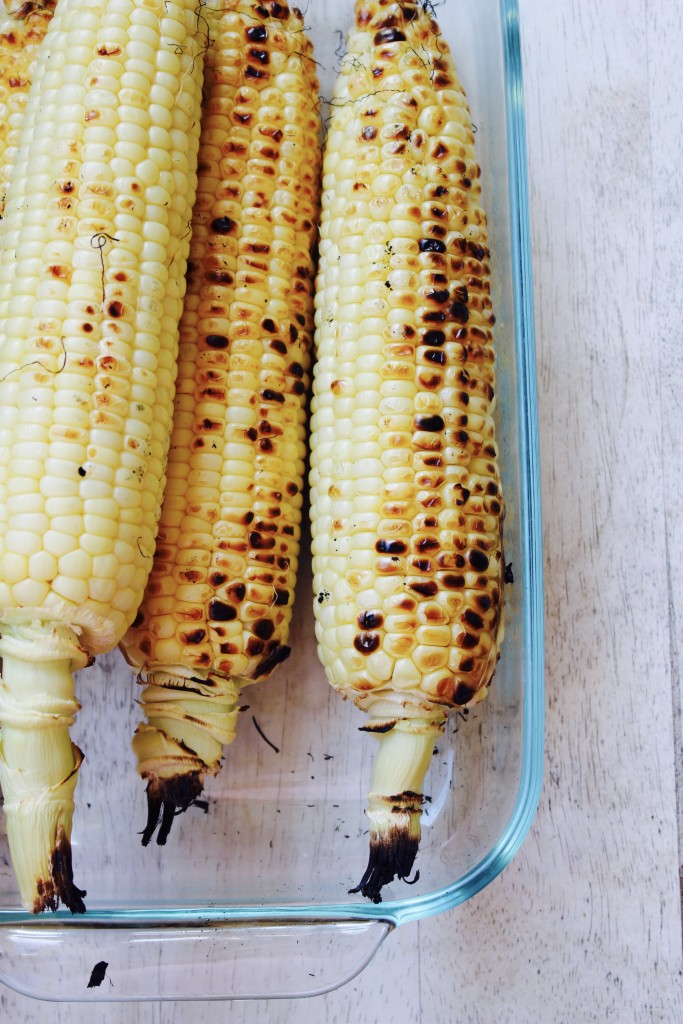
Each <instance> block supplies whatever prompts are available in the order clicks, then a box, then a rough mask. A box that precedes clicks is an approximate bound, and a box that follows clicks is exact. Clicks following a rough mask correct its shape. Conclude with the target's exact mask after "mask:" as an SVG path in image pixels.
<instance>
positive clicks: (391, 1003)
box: [0, 0, 683, 1024]
mask: <svg viewBox="0 0 683 1024" xmlns="http://www.w3.org/2000/svg"><path fill="white" fill-rule="evenodd" d="M451 2H454V0H451ZM520 7H521V18H522V29H523V44H524V62H525V89H526V105H527V122H528V123H527V128H528V140H529V162H530V173H531V204H532V226H533V245H534V261H535V267H534V270H535V294H536V317H537V347H538V370H539V408H540V418H541V426H542V464H543V480H542V483H543V499H544V540H545V568H546V614H547V645H546V652H547V653H546V658H547V690H548V712H547V755H546V783H545V788H544V792H543V795H542V800H541V806H540V809H539V813H538V816H537V819H536V821H535V823H534V826H533V827H532V831H531V834H530V836H529V838H528V839H527V842H526V844H525V846H524V847H523V849H522V851H521V852H520V854H519V855H518V856H517V857H516V859H515V860H514V861H513V863H512V864H511V865H510V866H509V867H508V868H507V869H506V871H505V872H504V873H503V874H502V875H501V876H500V877H499V878H498V879H496V881H495V882H494V883H492V884H491V885H490V886H489V887H488V888H487V889H486V890H484V891H483V892H482V893H480V894H479V895H478V896H477V897H475V898H474V899H472V900H471V901H469V902H468V903H467V904H465V905H464V906H462V907H460V908H457V909H456V910H454V911H452V912H449V913H448V914H444V915H441V916H439V917H436V918H432V919H429V920H425V921H422V922H420V923H419V924H413V925H406V926H403V927H402V928H400V929H399V930H398V931H397V932H396V933H394V934H393V935H392V936H390V937H389V938H388V940H387V941H386V943H385V944H384V946H383V947H382V949H381V950H380V951H379V953H378V954H377V956H376V957H375V960H374V961H373V963H372V964H371V965H370V967H369V968H368V969H367V970H366V971H364V972H363V973H362V974H361V975H360V976H359V977H358V978H356V979H355V980H354V981H352V982H350V983H349V984H348V985H346V986H345V987H344V988H342V989H340V990H338V991H336V992H333V993H330V994H329V995H328V996H325V997H315V998H313V999H311V1000H307V1001H301V1002H295V1001H291V1000H284V1001H274V1000H272V1001H258V1002H253V1003H233V1004H203V1005H195V1006H193V1007H192V1008H191V1010H190V1008H189V1007H188V1005H187V1004H165V1005H162V1004H159V1003H152V1004H148V1005H145V1006H142V1005H139V1004H135V1005H131V1006H122V1005H108V1006H101V1007H99V1008H98V1009H97V1010H96V1011H94V1010H93V1009H92V1008H87V1007H80V1006H78V1005H76V1004H73V1005H61V1006H60V1005H50V1004H42V1003H37V1002H34V1001H31V1000H28V999H25V998H24V997H22V996H19V995H17V994H15V993H13V992H10V991H9V990H3V991H1V992H0V1020H2V1021H8V1022H9V1021H12V1024H34V1022H38V1021H40V1022H41V1024H67V1022H69V1024H81V1022H83V1024H85V1022H86V1021H91V1020H93V1019H97V1020H98V1021H102V1022H107V1024H108V1022H117V1024H118V1022H124V1021H126V1022H130V1024H138V1022H143V1021H144V1022H145V1024H180V1021H181V1020H184V1019H185V1015H186V1014H187V1013H188V1011H189V1012H191V1013H192V1017H193V1020H194V1021H197V1022H202V1024H213V1022H216V1024H217V1022H218V1021H221V1022H222V1021H226V1020H228V1021H230V1022H231V1024H255V1022H261V1021H268V1022H270V1024H280V1022H281V1024H285V1022H288V1024H290V1022H292V1021H301V1022H304V1021H308V1020H311V1019H315V1020H321V1021H323V1020H324V1021H326V1022H327V1024H342V1022H347V1021H353V1022H354V1024H374V1022H376V1021H378V1020H396V1021H403V1020H415V1021H417V1020H424V1021H434V1022H436V1024H446V1022H448V1024H451V1022H456V1021H457V1022H460V1021H462V1022H465V1024H478V1022H486V1024H493V1022H498V1021H502V1020H504V1021H509V1022H511V1024H531V1022H537V1021H541V1020H543V1021H552V1022H553V1024H574V1022H576V1021H581V1022H587V1024H588V1022H594V1021H595V1022H598V1021H616V1022H628V1024H632V1022H640V1021H642V1022H648V1024H650V1022H658V1021H661V1022H666V1024H669V1022H672V1021H676V1020H681V1019H683V996H682V986H681V967H682V961H681V906H680V897H679V867H680V864H681V859H680V846H679V842H680V831H681V830H680V821H681V816H680V807H681V803H680V798H679V800H678V801H677V797H676V765H678V772H679V774H678V784H679V793H680V784H681V774H680V756H681V746H682V737H681V716H680V706H681V702H680V664H681V653H682V644H683V639H682V631H681V624H682V623H683V584H682V582H681V581H682V580H683V543H682V540H681V538H682V537H683V507H682V504H681V501H680V497H679V490H678V488H679V486H680V467H681V465H682V464H683V463H682V455H683V399H682V398H681V396H682V395H683V348H682V345H681V342H682V341H683V337H682V335H683V330H682V328H683V312H682V311H683V295H682V290H683V285H682V283H681V282H682V281H683V268H682V267H681V263H682V256H681V219H682V213H683V211H682V203H683V200H682V194H683V193H682V190H681V188H680V170H679V168H680V160H681V153H680V133H679V127H678V126H679V122H680V117H679V111H680V107H681V93H682V90H683V78H682V76H681V70H680V52H681V50H682V49H683V19H682V18H681V13H680V8H679V6H678V5H677V4H676V3H675V0H662V2H660V3H659V4H657V5H655V4H650V3H648V2H646V0H603V3H602V4H600V5H594V4H586V3H584V2H583V0H566V2H565V3H563V4H548V3H547V2H546V0H520ZM672 694H673V695H674V696H673V698H672ZM677 822H678V825H677Z"/></svg>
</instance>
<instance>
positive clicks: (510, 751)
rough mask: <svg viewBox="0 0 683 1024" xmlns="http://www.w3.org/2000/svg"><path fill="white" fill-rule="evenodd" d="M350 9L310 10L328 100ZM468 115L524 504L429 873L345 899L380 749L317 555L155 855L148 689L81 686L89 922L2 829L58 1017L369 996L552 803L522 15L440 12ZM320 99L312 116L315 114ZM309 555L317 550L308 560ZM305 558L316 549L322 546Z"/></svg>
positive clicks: (444, 756) (477, 2) (507, 456)
mask: <svg viewBox="0 0 683 1024" xmlns="http://www.w3.org/2000/svg"><path fill="white" fill-rule="evenodd" d="M352 9H353V3H352V0H311V3H310V4H309V6H308V9H307V12H306V21H307V24H308V26H309V27H310V32H311V35H312V38H313V41H314V44H315V55H316V58H317V60H318V61H319V63H320V68H319V74H320V86H321V93H322V95H323V96H329V95H330V94H331V89H332V81H333V76H334V71H335V68H336V67H337V66H338V61H339V54H340V53H341V50H340V49H339V47H340V43H341V39H342V36H341V33H343V32H345V31H346V29H347V28H348V27H349V25H350V24H351V19H352ZM437 16H438V20H439V23H440V26H441V29H442V32H443V34H444V35H445V37H446V38H447V40H448V42H449V44H450V45H451V48H452V50H453V53H454V56H455V59H456V63H457V66H458V70H459V74H460V77H461V80H462V82H463V85H464V87H465V89H466V91H467V94H468V96H469V99H470V104H471V110H472V118H473V121H474V124H475V126H476V129H477V131H476V141H477V146H478V160H479V163H480V164H481V167H482V187H483V194H484V203H485V206H486V208H487V212H488V216H489V222H490V231H491V234H490V240H491V248H492V250H493V267H494V281H493V287H494V303H495V308H496V316H497V346H498V371H497V372H498V396H499V401H498V417H499V423H498V429H499V444H500V449H501V464H502V472H503V485H504V494H505V499H506V520H505V545H506V561H509V562H510V563H511V566H512V572H513V576H514V582H512V583H510V584H509V585H508V587H507V628H506V636H505V642H504V645H503V652H502V658H501V661H500V663H499V666H498V669H497V672H496V676H495V680H494V684H493V686H492V688H491V691H490V695H489V697H488V699H487V700H486V701H485V702H484V703H483V704H481V705H479V706H477V707H476V708H475V709H473V710H471V711H470V712H469V713H467V714H466V713H462V712H460V713H456V714H454V716H453V717H452V719H451V720H450V722H449V725H448V727H447V729H446V733H445V735H444V736H443V738H442V739H441V740H439V742H438V744H437V752H436V753H435V755H434V757H433V759H432V764H431V768H430V771H429V775H428V777H427V783H426V789H425V793H426V795H427V801H426V803H425V808H424V813H423V825H422V842H421V846H420V850H419V853H418V858H417V861H416V867H418V868H419V872H420V877H419V879H418V881H416V882H415V884H414V885H412V886H411V887H407V886H406V885H405V884H404V883H400V882H399V883H394V884H393V885H391V886H389V887H387V888H386V889H385V891H384V899H383V902H382V903H380V904H377V905H375V904H373V903H370V902H369V901H365V900H363V899H362V898H361V897H358V896H352V895H349V894H348V890H349V889H350V888H351V887H352V886H353V885H355V884H356V883H357V882H358V880H359V878H360V875H361V874H362V872H363V870H364V868H365V864H366V861H367V845H368V837H367V822H366V820H365V817H364V813H363V808H364V805H365V795H366V789H367V787H368V785H369V780H370V769H371V759H372V756H373V754H374V748H375V744H373V743H372V740H371V738H370V737H368V736H366V735H364V734H362V733H359V732H358V727H359V726H360V725H361V724H362V723H363V720H364V716H363V715H362V714H361V712H360V711H358V710H357V709H356V708H355V707H354V706H353V705H352V704H351V703H350V702H344V701H342V700H340V699H339V697H338V696H337V695H336V694H335V693H334V692H333V691H332V689H331V688H330V687H329V686H328V684H327V682H326V681H325V678H324V675H323V671H322V668H321V667H320V666H319V664H318V661H317V657H316V653H315V645H314V640H313V619H312V612H311V600H312V596H311V581H310V568H309V566H308V563H307V559H306V558H305V557H304V558H303V559H302V571H301V577H300V583H299V589H298V599H297V609H296V615H295V622H294V628H293V633H292V638H291V645H292V650H293V653H292V656H291V658H290V660H289V661H288V662H287V663H285V664H284V665H282V666H280V667H279V669H278V670H277V673H276V674H275V676H274V677H273V678H272V679H271V680H270V681H269V682H266V683H262V684H259V685H257V686H253V687H251V688H250V689H248V690H245V691H244V692H243V702H244V704H245V705H246V704H248V705H249V706H248V708H247V709H245V710H244V712H243V714H242V716H241V720H240V729H239V730H238V737H237V739H236V741H235V742H234V744H233V745H232V746H231V747H229V748H228V749H227V750H226V755H225V763H224V767H223V770H222V772H221V774H220V775H219V776H218V778H216V779H210V780H208V781H207V784H206V787H205V792H204V798H205V799H204V801H203V802H201V803H200V804H198V805H196V806H193V807H191V808H190V809H189V810H188V811H187V812H186V813H185V814H184V815H181V816H179V817H178V818H177V820H176V822H175V824H174V826H173V830H172V832H171V835H170V837H169V840H168V843H167V845H166V846H165V847H158V846H154V845H150V846H149V847H147V848H143V847H142V846H141V844H140V837H139V832H140V831H141V829H142V827H143V825H144V822H145V819H146V804H145V793H144V785H143V784H142V783H141V781H140V779H139V778H138V776H137V774H136V772H135V768H134V758H133V754H132V751H131V747H130V737H131V735H132V733H133V729H134V726H135V724H136V722H137V720H138V715H137V709H136V706H135V704H134V699H135V696H136V685H135V683H134V680H133V677H132V673H131V671H130V669H129V668H128V667H127V666H126V664H125V663H124V661H123V659H122V657H121V656H120V654H119V653H118V652H115V653H112V654H110V655H108V656H106V657H102V658H99V659H98V661H97V664H96V665H95V666H94V667H93V668H91V669H89V670H87V671H85V672H83V673H81V674H80V676H79V678H78V680H77V694H78V697H79V699H80V701H81V703H82V705H83V710H82V711H81V712H80V714H79V717H78V721H77V724H76V726H75V728H74V729H73V737H74V740H75V741H76V742H77V743H78V745H79V746H80V747H81V748H82V749H83V750H84V752H85V754H86V760H85V763H84V765H83V768H82V771H81V775H80V781H79V784H78V787H77V791H76V801H77V804H76V814H75V818H74V831H73V862H74V873H75V877H76V882H77V884H78V885H80V886H82V887H83V888H85V889H87V891H88V898H87V901H86V902H87V907H88V911H87V913H86V915H85V916H83V917H73V916H71V915H70V914H69V913H68V912H64V911H59V912H58V913H57V914H55V915H49V916H47V915H42V916H40V917H37V918H36V917H33V916H32V915H30V914H27V913H24V912H23V911H22V910H21V909H20V908H19V904H18V900H17V894H16V889H15V883H14V878H13V875H12V872H11V869H10V867H9V856H8V851H7V842H6V835H5V832H4V820H3V821H2V824H0V978H1V979H2V980H3V981H4V982H5V983H6V984H7V985H10V986H11V987H13V988H15V989H17V990H18V991H20V992H23V993H25V994H28V995H32V996H35V997H39V998H46V999H68V1000H97V1001H99V1000H126V999H206V998H223V999H227V998H241V999H243V998H249V997H274V996H287V997H292V996H296V995H312V994H318V993H321V992H324V991H328V990H330V989H332V988H334V987H336V986H338V985H340V984H343V983H344V982H346V981H348V980H349V979H350V978H352V977H353V976H354V975H355V974H356V973H357V972H358V971H359V970H361V969H362V968H363V967H364V966H365V965H366V964H367V963H368V962H369V961H370V959H371V958H372V956H373V954H374V953H375V951H376V950H377V948H378V947H379V945H380V944H381V942H382V941H383V939H384V938H385V937H386V936H387V935H388V934H389V932H390V931H391V930H392V929H393V928H394V927H395V926H397V925H399V924H401V923H403V922H406V921H410V920H415V919H416V918H420V917H426V916H428V915H431V914H436V913H439V912H441V911H444V910H447V909H449V908H452V907H455V906H456V905H457V904H459V903H462V902H463V901H464V900H466V899H469V898H470V897H471V896H473V895H474V894H475V893H477V892H478V891H479V890H480V889H482V888H483V887H484V886H485V885H487V884H488V883H489V882H490V881H491V880H492V879H493V878H495V877H496V875H497V874H498V873H499V872H500V871H501V870H502V869H503V868H504V867H505V865H506V864H507V863H508V862H509V861H510V859H511V858H512V857H513V855H514V854H515V852H516V851H517V850H518V848H519V846H520V844H521V843H522V840H523V838H524V836H525V834H526V833H527V831H528V829H529V826H530V824H531V821H532V819H533V816H534V814H535V811H536V806H537V803H538V798H539V793H540V787H541V779H542V764H543V722H544V700H543V606H542V562H541V514H540V496H539V471H538V424H537V411H536V390H535V389H536V384H535V354H534V333H533V296H532V282H531V255H530V243H529V224H528V199H527V171H526V156H525V135H524V111H523V97H522V82H521V58H520V46H519V25H518V9H517V2H516V0H446V2H445V3H444V4H443V5H440V6H438V9H437ZM312 101H314V98H312ZM305 543H306V539H305V538H304V545H305ZM304 550H305V547H304Z"/></svg>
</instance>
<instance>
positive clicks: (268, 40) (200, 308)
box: [125, 0, 320, 820]
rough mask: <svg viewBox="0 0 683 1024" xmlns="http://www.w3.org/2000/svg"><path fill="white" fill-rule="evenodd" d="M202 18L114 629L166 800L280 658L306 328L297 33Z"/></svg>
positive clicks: (262, 17) (254, 15)
mask: <svg viewBox="0 0 683 1024" xmlns="http://www.w3.org/2000/svg"><path fill="white" fill-rule="evenodd" d="M204 17H206V18H207V20H208V23H209V26H210V32H211V38H212V40H213V43H212V45H211V46H210V47H209V49H208V51H207V53H206V58H205V63H206V83H205V90H204V106H203V114H202V134H201V145H200V158H199V167H200V171H199V185H198V194H197V202H196V205H195V216H194V221H193V232H192V242H191V263H192V265H193V268H194V270H193V274H192V276H191V278H190V279H189V281H188V286H187V292H186V296H185V307H184V315H183V319H182V322H181V329H180V355H179V360H178V379H177V395H176V407H175V423H174V431H173V436H172V439H171V447H170V453H169V460H168V483H167V488H166V495H165V501H164V506H163V509H162V513H161V521H160V526H159V545H158V548H157V557H156V560H155V563H154V567H153V570H152V576H151V579H150V584H149V586H148V589H147V592H146V594H145V599H144V602H143V607H144V618H143V620H142V622H141V623H140V625H139V626H138V627H137V628H133V629H131V630H130V631H129V633H128V635H127V637H126V640H125V653H126V656H127V657H128V659H129V660H130V661H131V662H132V663H133V664H134V665H135V666H136V667H137V668H138V669H139V670H140V671H141V674H142V675H143V677H144V678H145V680H146V683H147V686H146V688H145V690H144V691H143V694H142V706H143V709H144V711H145V714H146V717H147V722H146V724H144V725H141V726H139V728H138V730H137V733H136V736H135V739H134V748H135V752H136V754H137V758H138V771H139V773H140V774H141V775H142V776H143V777H144V778H147V779H148V780H150V782H151V781H154V783H155V784H154V786H152V787H151V790H150V792H152V793H153V794H154V799H155V800H157V801H158V800H161V802H162V804H163V805H164V807H165V808H166V807H167V806H168V805H169V804H172V802H173V799H174V797H173V793H174V792H175V791H177V788H178V787H177V780H178V779H179V778H180V777H181V776H183V775H185V776H187V777H191V778H192V779H195V780H196V779H199V780H200V782H199V788H200V790H201V780H202V778H203V777H204V776H205V775H206V774H215V773H216V772H217V771H218V770H219V765H220V760H221V754H222V749H223V747H224V745H226V744H228V743H230V742H231V741H232V739H233V738H234V735H235V729H236V723H237V716H238V708H239V694H240V686H241V685H242V684H243V681H244V680H247V681H254V680H257V679H262V678H264V677H266V676H267V675H269V673H270V672H271V671H272V670H273V669H274V668H275V667H276V666H277V665H278V664H279V663H280V662H281V661H284V660H285V658H286V657H287V656H288V654H289V647H288V645H287V639H288V634H289V626H290V622H291V618H292V611H293V601H294V584H295V577H296V572H297V567H298V559H299V543H300V522H301V510H302V504H303V496H302V492H303V482H304V481H303V474H304V465H305V456H306V450H305V409H306V394H307V389H308V383H309V370H310V351H311V344H312V334H313V283H314V282H313V277H314V259H313V252H314V245H315V242H316V237H317V227H316V225H317V222H318V208H319V174H320V149H319V141H318V139H319V128H320V124H319V117H318V113H317V111H316V110H315V108H314V104H312V103H311V97H313V96H317V95H318V83H317V80H316V75H315V62H314V61H313V59H312V47H311V43H310V41H309V40H308V38H307V37H306V35H305V32H304V25H303V21H302V18H301V15H300V14H299V12H298V11H296V10H295V9H294V8H291V9H290V8H288V7H287V6H285V5H284V4H279V3H277V2H275V0H264V2H263V3H261V4H254V3H250V2H247V3H244V2H242V0H225V2H223V3H221V4H219V5H217V7H216V9H215V10H212V9H211V8H210V7H206V8H203V9H202V18H204ZM276 81H277V85H278V87H277V88H274V83H275V82H276ZM188 566H192V567H193V568H194V569H195V571H196V572H197V573H198V575H197V577H196V578H193V579H192V580H189V579H188V577H187V576H186V575H185V574H184V573H185V568H186V567H188ZM271 567H272V568H271ZM188 620H191V621H192V626H193V628H192V630H191V631H189V634H191V637H192V642H188V635H189V634H188V633H187V632H185V636H184V631H183V623H185V626H187V621H188ZM189 677H192V678H193V680H194V682H193V684H192V685H193V690H192V692H188V691H187V690H186V689H185V687H184V680H186V679H187V678H189ZM238 680H239V681H238ZM195 788H196V786H195ZM148 795H149V794H148ZM169 820H170V819H169Z"/></svg>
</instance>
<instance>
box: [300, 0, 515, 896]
mask: <svg viewBox="0 0 683 1024" xmlns="http://www.w3.org/2000/svg"><path fill="white" fill-rule="evenodd" d="M355 13H356V19H355V27H354V28H353V29H352V31H351V32H350V34H349V36H348V39H347V54H346V56H345V57H344V59H343V60H342V67H341V73H340V75H339V79H338V82H337V87H336V90H335V95H334V99H333V101H332V117H331V123H330V128H329V133H328V136H327V142H326V149H325V155H324V164H323V197H322V223H321V239H320V266H319V276H318V282H317V295H316V335H315V343H316V349H317V362H316V366H315V379H314V395H313V403H312V411H313V415H312V424H311V429H312V434H311V521H312V535H313V570H314V587H315V590H316V595H317V600H316V601H315V602H314V609H315V614H316V620H317V621H316V636H317V639H318V645H319V653H320V657H321V660H322V662H323V664H324V666H325V670H326V673H327V676H328V679H329V681H330V682H331V684H332V685H333V686H334V687H336V688H337V689H338V690H339V691H340V692H341V693H343V694H344V695H345V696H350V697H352V698H353V699H354V700H355V702H356V704H357V705H358V706H359V707H361V708H362V709H363V710H365V711H367V712H368V714H369V715H370V716H371V718H370V722H369V723H368V725H367V726H366V729H367V730H368V731H372V732H374V733H375V734H376V735H377V737H378V739H379V742H380V753H379V756H378V758H377V760H376V764H375V772H374V776H373V783H372V792H371V794H370V799H369V804H368V815H369V818H370V821H371V856H370V864H369V866H368V870H367V872H366V874H365V876H364V878H363V880H362V882H361V884H360V886H359V887H358V889H360V890H362V891H363V893H364V895H367V896H369V897H370V898H372V899H375V900H379V899H380V895H379V893H380V889H381V887H382V886H383V885H384V884H386V883H387V882H389V881H391V879H392V878H393V877H394V876H396V875H397V876H398V877H400V878H404V877H406V876H407V874H409V872H410V870H411V867H412V863H413V860H414V857H415V854H416V851H417V844H418V842H419V834H420V832H419V817H420V806H421V802H422V783H423V778H424V774H425V772H426V770H427V767H428V765H429V760H430V756H431V750H432V747H433V743H434V737H435V735H438V734H439V732H440V731H441V730H442V728H443V724H444V721H445V716H446V709H447V708H448V707H457V706H462V705H466V704H469V703H471V702H476V701H477V700H479V699H481V698H482V697H483V696H484V695H485V693H486V687H487V685H488V683H489V681H490V678H491V675H492V673H493V670H494V667H495V664H496V661H497V658H498V649H499V644H500V641H501V638H502V628H501V627H502V608H503V573H504V562H503V549H502V519H503V505H502V498H501V488H500V478H499V471H498V463H497V448H496V442H495V428H494V419H493V412H494V383H495V380H494V351H493V323H494V316H493V313H492V303H491V289H490V265H489V249H488V240H487V228H486V216H485V213H484V210H483V208H482V204H481V185H480V170H479V167H478V165H477V162H476V156H475V152H474V137H473V133H472V127H471V117H470V113H469V109H468V105H467V101H466V98H465V95H464V93H463V91H462V88H461V86H460V84H459V82H458V78H457V75H456V71H455V68H454V65H453V60H452V57H451V55H450V52H449V49H448V46H447V44H446V42H445V40H444V38H443V37H442V36H441V34H440V31H439V28H438V26H437V25H436V23H435V22H434V21H433V19H432V18H431V17H430V14H429V12H428V10H427V8H426V7H425V6H424V5H422V4H419V3H416V2H412V0H406V2H403V3H401V4H400V5H399V4H396V3H394V2H389V0H358V2H357V3H356V12H355ZM354 891H358V890H354Z"/></svg>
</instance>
